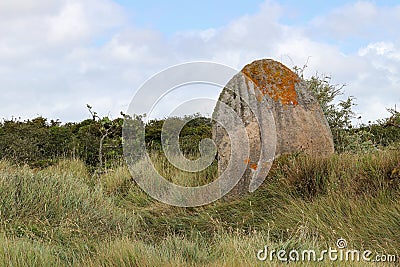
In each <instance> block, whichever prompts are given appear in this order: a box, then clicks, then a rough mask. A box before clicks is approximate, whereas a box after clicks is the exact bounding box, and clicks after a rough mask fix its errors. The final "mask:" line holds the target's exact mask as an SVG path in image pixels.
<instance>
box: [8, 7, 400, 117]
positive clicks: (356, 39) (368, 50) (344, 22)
mask: <svg viewBox="0 0 400 267" xmlns="http://www.w3.org/2000/svg"><path fill="white" fill-rule="evenodd" d="M398 25H400V4H399V3H398V1H390V0H388V1H294V0H281V1H278V0H276V1H273V0H266V1H258V0H248V1H227V0H221V1H217V0H213V1H211V0H204V1H178V0H169V1H160V0H158V1H156V0H154V1H151V0H149V1H128V0H115V1H112V0H40V1H36V0H14V1H1V2H0V90H1V96H0V117H1V118H3V119H11V118H21V119H31V118H34V117H37V116H43V117H46V118H48V119H59V120H60V121H62V122H68V121H80V120H83V119H86V118H90V114H89V112H88V110H87V108H86V104H90V105H91V106H93V109H94V110H95V111H97V112H98V113H99V114H100V115H101V116H110V117H113V118H116V117H118V115H119V113H120V111H125V110H126V109H127V108H128V105H129V103H130V101H131V99H132V98H133V96H134V93H135V92H136V90H138V88H140V86H141V85H142V84H143V83H144V82H145V81H146V80H147V79H148V78H150V77H151V76H152V75H154V74H156V73H158V72H160V71H162V70H163V69H165V68H168V67H170V66H173V65H176V64H181V63H185V62H191V61H211V62H216V63H220V64H224V65H227V66H230V67H232V68H235V69H238V70H240V69H241V68H242V67H243V66H244V65H246V64H248V63H250V62H252V61H253V60H256V59H261V58H272V59H275V60H278V61H280V62H282V63H284V64H285V65H287V66H288V67H294V66H303V65H305V64H306V63H307V68H306V69H305V77H306V78H307V77H310V76H311V75H314V74H316V73H319V74H320V75H327V76H330V77H331V78H332V80H331V81H332V83H334V84H338V85H341V84H346V86H345V87H344V91H345V95H344V96H343V97H346V96H354V97H355V98H356V100H355V102H356V103H357V106H356V107H355V108H354V109H355V111H356V112H357V115H359V116H361V119H360V120H358V121H357V122H359V123H361V122H364V123H366V122H368V121H374V120H376V119H380V118H384V117H388V116H389V113H388V112H387V110H386V108H394V107H395V105H396V106H397V107H398V109H400V31H399V29H398V27H399V26H398ZM220 91H221V88H218V87H215V88H210V87H207V88H206V87H204V88H200V87H198V88H193V86H192V87H191V88H186V90H185V88H181V89H180V91H176V92H175V95H171V96H169V98H168V96H167V97H166V98H165V99H164V100H161V101H160V102H159V103H160V106H159V107H158V108H157V109H156V112H155V114H154V116H155V117H163V116H166V115H168V114H169V113H170V110H169V109H171V108H173V106H174V104H175V102H174V101H178V100H179V101H182V99H184V98H185V97H189V98H190V97H194V96H196V97H198V94H200V93H199V92H201V94H202V95H203V96H208V97H210V98H213V99H216V98H217V97H218V94H219V92H220ZM191 108H192V111H193V112H192V113H195V112H202V113H203V114H205V113H208V114H209V113H211V112H212V104H211V105H209V106H207V107H206V108H205V107H203V106H195V105H193V106H192V107H191Z"/></svg>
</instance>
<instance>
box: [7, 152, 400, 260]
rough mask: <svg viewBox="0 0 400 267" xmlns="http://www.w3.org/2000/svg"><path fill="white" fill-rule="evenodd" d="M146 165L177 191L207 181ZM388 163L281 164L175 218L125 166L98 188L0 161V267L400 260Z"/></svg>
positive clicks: (392, 157) (81, 169)
mask: <svg viewBox="0 0 400 267" xmlns="http://www.w3.org/2000/svg"><path fill="white" fill-rule="evenodd" d="M152 158H153V162H154V163H155V165H156V166H155V167H156V169H157V170H159V172H160V173H162V174H163V175H166V176H167V177H168V179H169V180H171V181H174V182H176V183H179V184H183V185H191V186H193V185H198V184H202V183H205V182H209V181H211V180H213V179H215V178H216V175H217V174H216V173H217V171H216V166H215V165H211V166H210V167H209V168H207V169H206V170H204V171H203V172H202V173H201V174H189V173H185V172H181V171H179V170H178V169H177V168H175V167H173V166H172V165H170V164H168V163H167V162H166V159H165V158H163V157H162V156H161V155H153V156H152ZM399 161H400V152H399V151H398V150H387V151H376V152H369V153H366V154H365V153H364V154H335V155H332V156H331V157H329V158H313V157H311V156H306V155H289V156H283V157H281V158H279V159H278V160H276V161H275V163H274V166H273V167H272V170H271V172H270V174H269V176H268V177H267V179H266V181H265V182H264V184H263V185H262V186H261V187H260V188H259V189H258V190H257V191H256V192H254V193H253V194H249V195H247V196H244V197H241V198H238V199H229V201H228V200H226V199H222V200H219V201H217V202H215V203H213V204H210V205H208V206H205V207H199V208H177V207H171V206H167V205H165V204H163V203H159V202H157V201H154V200H153V199H152V198H151V197H149V196H148V195H147V194H146V193H144V192H143V191H142V190H141V189H140V188H139V187H138V186H137V185H135V183H134V181H133V180H132V178H131V176H130V173H129V171H128V170H127V168H126V167H125V166H117V167H115V168H114V169H113V170H108V171H107V172H105V173H103V174H101V176H100V177H99V176H98V175H91V174H90V173H89V171H88V170H87V168H86V166H85V165H84V164H83V163H82V162H80V161H76V160H61V161H59V162H58V163H57V164H55V165H53V166H50V167H47V168H45V169H43V170H35V169H30V168H29V167H26V166H17V165H13V164H11V163H9V162H7V161H4V160H3V161H0V244H1V246H0V265H13V266H31V265H33V266H35V265H36V266H54V265H67V266H68V265H78V266H268V265H270V266H277V265H280V264H282V266H283V265H284V266H286V265H285V264H283V263H280V262H278V261H274V262H260V261H258V259H257V257H256V252H257V251H258V250H259V249H262V248H263V247H264V246H265V245H268V246H269V247H271V248H275V249H280V248H285V249H292V248H293V249H315V250H317V251H320V250H322V249H326V248H328V247H329V246H330V247H334V246H335V242H336V240H337V239H338V238H345V239H346V240H347V241H348V244H349V246H350V247H351V248H354V249H360V250H361V249H369V250H371V251H373V252H374V253H389V254H396V255H400V201H399V200H400V177H399V176H398V173H399V172H398V170H397V168H399V166H398V164H399ZM185 179H187V180H188V181H185ZM398 260H400V259H398ZM307 264H308V265H313V264H311V263H306V264H305V265H307ZM325 264H326V265H327V266H330V263H329V262H325ZM358 266H363V265H362V264H360V265H358Z"/></svg>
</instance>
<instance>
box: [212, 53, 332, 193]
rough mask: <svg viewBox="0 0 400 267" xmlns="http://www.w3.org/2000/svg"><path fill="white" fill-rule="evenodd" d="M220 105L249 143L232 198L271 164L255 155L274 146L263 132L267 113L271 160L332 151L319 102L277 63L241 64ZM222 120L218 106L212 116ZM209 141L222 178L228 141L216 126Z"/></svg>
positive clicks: (261, 153) (266, 60) (266, 121)
mask: <svg viewBox="0 0 400 267" xmlns="http://www.w3.org/2000/svg"><path fill="white" fill-rule="evenodd" d="M229 88H230V89H229ZM219 101H221V102H223V103H225V104H227V105H228V106H230V107H232V108H233V109H234V110H235V112H236V113H237V114H238V115H239V116H240V117H241V118H242V121H243V123H244V125H245V127H246V130H247V133H248V136H249V142H250V158H249V159H243V164H247V165H248V170H246V172H245V174H244V176H243V178H242V179H241V180H240V181H239V183H238V185H237V186H236V188H235V189H234V192H233V194H237V193H244V192H247V191H248V190H249V184H250V181H251V179H252V177H254V175H258V176H260V175H263V173H262V170H261V169H262V168H263V165H265V164H266V165H265V166H270V165H268V164H272V163H271V162H262V161H263V160H264V161H265V158H264V159H263V157H261V162H260V156H261V155H265V154H266V153H267V151H266V149H267V148H270V147H271V143H270V142H271V141H274V138H272V137H271V133H270V132H268V131H270V130H271V127H270V126H271V123H273V122H271V120H270V117H269V116H268V112H272V114H273V117H274V120H275V128H276V153H275V156H279V155H282V154H285V153H293V152H299V151H303V152H305V153H311V154H314V155H317V156H326V155H329V154H331V153H333V152H334V146H333V139H332V134H331V131H330V128H329V125H328V122H327V120H326V118H325V116H324V114H323V111H322V109H321V107H320V105H319V103H318V101H317V100H316V99H315V97H314V96H313V94H312V92H311V91H310V90H309V88H307V84H306V83H305V82H304V81H302V80H301V79H300V78H299V77H298V76H297V75H296V74H295V73H294V72H292V71H291V70H290V69H289V68H287V67H286V66H284V65H283V64H281V63H279V62H276V61H274V60H271V59H262V60H257V61H254V62H252V63H251V64H248V65H246V66H245V67H244V68H243V69H242V71H241V72H239V73H238V74H237V75H235V76H234V77H233V78H232V79H231V80H230V81H229V82H228V84H227V85H226V86H225V88H224V89H223V91H222V93H221V95H220V97H219ZM267 111H268V112H267ZM221 116H224V115H223V111H221V109H220V108H219V105H217V106H216V108H215V110H214V114H213V117H214V118H216V119H218V117H221ZM213 137H214V141H215V142H216V144H217V148H218V169H219V172H220V173H222V172H223V171H224V169H225V168H226V166H227V163H228V162H229V157H230V153H231V151H230V146H229V138H228V137H227V132H226V131H224V130H223V128H222V127H221V126H220V125H218V124H215V125H214V128H213ZM233 153H235V151H233ZM267 169H268V170H269V168H267Z"/></svg>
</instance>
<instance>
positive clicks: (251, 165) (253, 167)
mask: <svg viewBox="0 0 400 267" xmlns="http://www.w3.org/2000/svg"><path fill="white" fill-rule="evenodd" d="M257 167H258V166H257V164H255V163H253V164H250V169H252V170H255V171H256V170H257Z"/></svg>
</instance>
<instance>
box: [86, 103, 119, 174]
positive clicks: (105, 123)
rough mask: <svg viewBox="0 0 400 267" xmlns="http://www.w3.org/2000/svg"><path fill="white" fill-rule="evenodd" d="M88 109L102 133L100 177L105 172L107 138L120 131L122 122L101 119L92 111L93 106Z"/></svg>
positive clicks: (88, 106)
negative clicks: (104, 150)
mask: <svg viewBox="0 0 400 267" xmlns="http://www.w3.org/2000/svg"><path fill="white" fill-rule="evenodd" d="M86 107H87V108H88V110H89V112H90V114H91V115H92V118H93V121H95V122H97V123H99V124H100V125H99V126H100V127H99V133H100V142H99V154H98V160H99V165H98V168H97V173H98V174H99V175H100V174H101V173H102V172H103V167H104V152H103V148H104V141H105V139H106V138H107V137H109V136H110V135H111V134H113V133H115V132H116V131H117V130H120V127H119V126H121V123H122V121H121V120H110V119H109V118H108V117H103V118H100V117H99V116H98V115H97V112H95V111H93V110H92V106H90V105H88V104H87V105H86Z"/></svg>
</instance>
